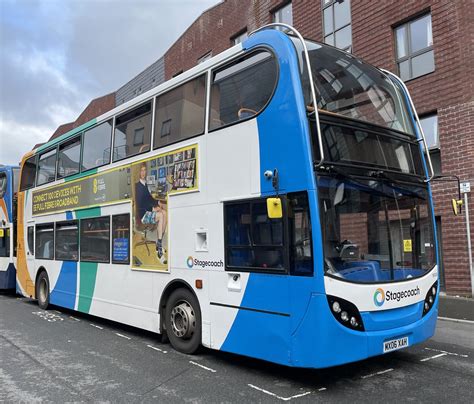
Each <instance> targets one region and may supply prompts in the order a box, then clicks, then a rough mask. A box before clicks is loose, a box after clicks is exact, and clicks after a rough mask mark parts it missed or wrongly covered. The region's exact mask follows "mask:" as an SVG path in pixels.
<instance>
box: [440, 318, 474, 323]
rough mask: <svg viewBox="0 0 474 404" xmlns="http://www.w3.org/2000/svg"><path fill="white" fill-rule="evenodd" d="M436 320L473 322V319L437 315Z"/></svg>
mask: <svg viewBox="0 0 474 404" xmlns="http://www.w3.org/2000/svg"><path fill="white" fill-rule="evenodd" d="M438 320H443V321H452V322H453V323H466V324H474V321H472V320H463V319H460V318H451V317H438Z"/></svg>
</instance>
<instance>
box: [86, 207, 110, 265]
mask: <svg viewBox="0 0 474 404" xmlns="http://www.w3.org/2000/svg"><path fill="white" fill-rule="evenodd" d="M81 261H91V262H110V217H108V216H107V217H96V218H93V219H83V220H81Z"/></svg>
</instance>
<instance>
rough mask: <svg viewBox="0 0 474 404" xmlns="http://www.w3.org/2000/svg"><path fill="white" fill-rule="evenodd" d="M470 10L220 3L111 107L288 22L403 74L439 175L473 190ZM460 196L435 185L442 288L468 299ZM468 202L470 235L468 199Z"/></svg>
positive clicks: (346, 0)
mask: <svg viewBox="0 0 474 404" xmlns="http://www.w3.org/2000/svg"><path fill="white" fill-rule="evenodd" d="M472 6H473V3H472V0H459V1H454V2H453V1H448V0H418V1H414V0H409V1H401V0H395V1H389V0H381V1H369V0H294V1H292V2H290V1H287V0H286V1H281V0H224V1H221V2H219V3H218V4H216V5H215V6H214V7H212V8H210V9H208V10H207V11H205V12H203V13H202V15H201V16H200V17H199V18H198V19H196V21H194V22H193V24H191V26H190V27H189V28H188V29H187V30H186V31H185V32H184V33H183V34H182V35H181V37H180V38H178V40H177V41H176V42H175V43H174V44H173V45H172V46H171V47H170V48H169V50H168V51H167V52H166V53H165V54H164V55H163V57H162V58H160V59H159V60H158V61H157V62H155V63H154V64H152V65H151V66H150V67H149V68H147V69H145V70H144V71H143V72H142V73H140V74H139V75H138V76H137V77H135V78H133V79H132V80H131V81H130V82H128V83H127V84H125V85H124V86H123V87H121V88H120V89H118V90H117V92H116V93H115V103H116V104H117V105H118V104H121V103H123V102H125V101H128V100H129V99H131V98H133V97H135V96H136V95H138V94H140V93H142V92H144V91H147V90H149V89H150V88H152V87H154V86H156V85H158V84H160V83H161V82H163V81H164V80H168V79H170V78H172V77H173V76H175V75H177V74H180V73H181V72H182V71H184V70H187V69H189V68H191V67H192V66H194V65H195V64H197V63H199V62H201V61H203V60H206V59H207V58H209V57H211V56H213V55H216V54H218V53H220V52H222V51H223V50H225V49H227V48H229V47H230V46H232V45H233V44H235V43H238V42H241V41H242V40H244V39H245V38H246V36H247V34H248V33H249V32H251V31H252V30H254V29H256V28H258V27H260V26H262V25H265V24H268V23H271V22H273V21H278V22H285V23H288V24H290V25H293V26H295V27H296V28H297V29H298V30H299V31H300V32H301V33H302V34H303V36H305V37H307V38H311V39H314V40H316V41H320V42H326V43H329V44H331V45H335V46H337V47H339V48H341V49H344V50H347V51H348V52H352V53H354V54H355V55H357V56H358V57H361V58H363V59H365V60H366V61H368V62H369V63H372V64H374V65H376V66H378V67H381V68H385V69H388V70H391V71H393V72H395V73H397V74H399V75H400V76H401V77H402V78H403V79H404V80H405V82H406V84H407V86H408V88H409V90H410V92H411V95H412V97H413V100H414V102H415V105H416V107H417V111H418V113H419V115H420V118H421V121H422V125H423V127H424V130H425V133H426V135H427V138H428V140H429V145H430V148H431V154H432V158H433V162H434V165H435V170H436V171H437V172H438V173H439V172H443V173H444V174H455V175H458V176H459V177H460V178H461V181H471V182H473V181H474V24H473V21H474V7H472ZM106 102H107V105H105V106H104V108H109V109H110V108H111V106H110V97H109V96H108V97H106ZM103 112H104V111H103ZM86 115H87V114H86ZM93 116H95V115H90V118H92V117H93ZM84 118H85V117H84V113H83V114H81V119H84ZM58 129H59V128H58ZM56 135H57V134H56ZM456 192H457V191H456V185H455V183H452V182H435V183H434V184H433V194H434V198H435V215H436V221H437V225H438V237H439V240H440V241H441V244H442V265H441V278H442V280H441V282H442V286H443V287H444V288H445V290H446V292H447V293H448V294H459V295H465V296H468V295H471V290H472V289H471V273H470V268H469V257H468V248H467V235H466V224H467V223H466V221H465V216H464V214H463V215H460V216H457V217H455V216H453V214H452V208H451V202H450V200H451V198H453V197H455V196H456V195H457V194H456ZM469 203H470V207H471V209H470V212H471V215H470V221H471V223H470V228H471V229H472V230H473V231H474V210H473V209H472V206H473V205H474V198H472V194H469Z"/></svg>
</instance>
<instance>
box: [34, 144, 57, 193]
mask: <svg viewBox="0 0 474 404" xmlns="http://www.w3.org/2000/svg"><path fill="white" fill-rule="evenodd" d="M55 175H56V149H53V150H49V151H47V152H46V153H43V154H41V155H40V157H39V160H38V178H37V179H36V185H42V184H46V183H48V182H51V181H54V179H55Z"/></svg>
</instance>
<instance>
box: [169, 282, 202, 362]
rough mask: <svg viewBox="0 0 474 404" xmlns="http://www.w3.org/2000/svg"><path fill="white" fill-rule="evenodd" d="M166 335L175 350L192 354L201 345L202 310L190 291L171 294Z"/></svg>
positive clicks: (181, 290) (179, 290)
mask: <svg viewBox="0 0 474 404" xmlns="http://www.w3.org/2000/svg"><path fill="white" fill-rule="evenodd" d="M165 325H166V333H167V334H168V338H169V340H170V342H171V345H172V346H173V348H174V349H176V350H177V351H179V352H182V353H186V354H192V353H194V352H196V351H197V349H198V348H199V345H200V344H201V309H200V308H199V302H198V301H197V299H196V297H195V296H194V294H193V293H191V292H190V291H189V290H188V289H176V290H175V291H174V292H172V293H171V295H170V297H169V299H168V301H167V303H166V310H165Z"/></svg>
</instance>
